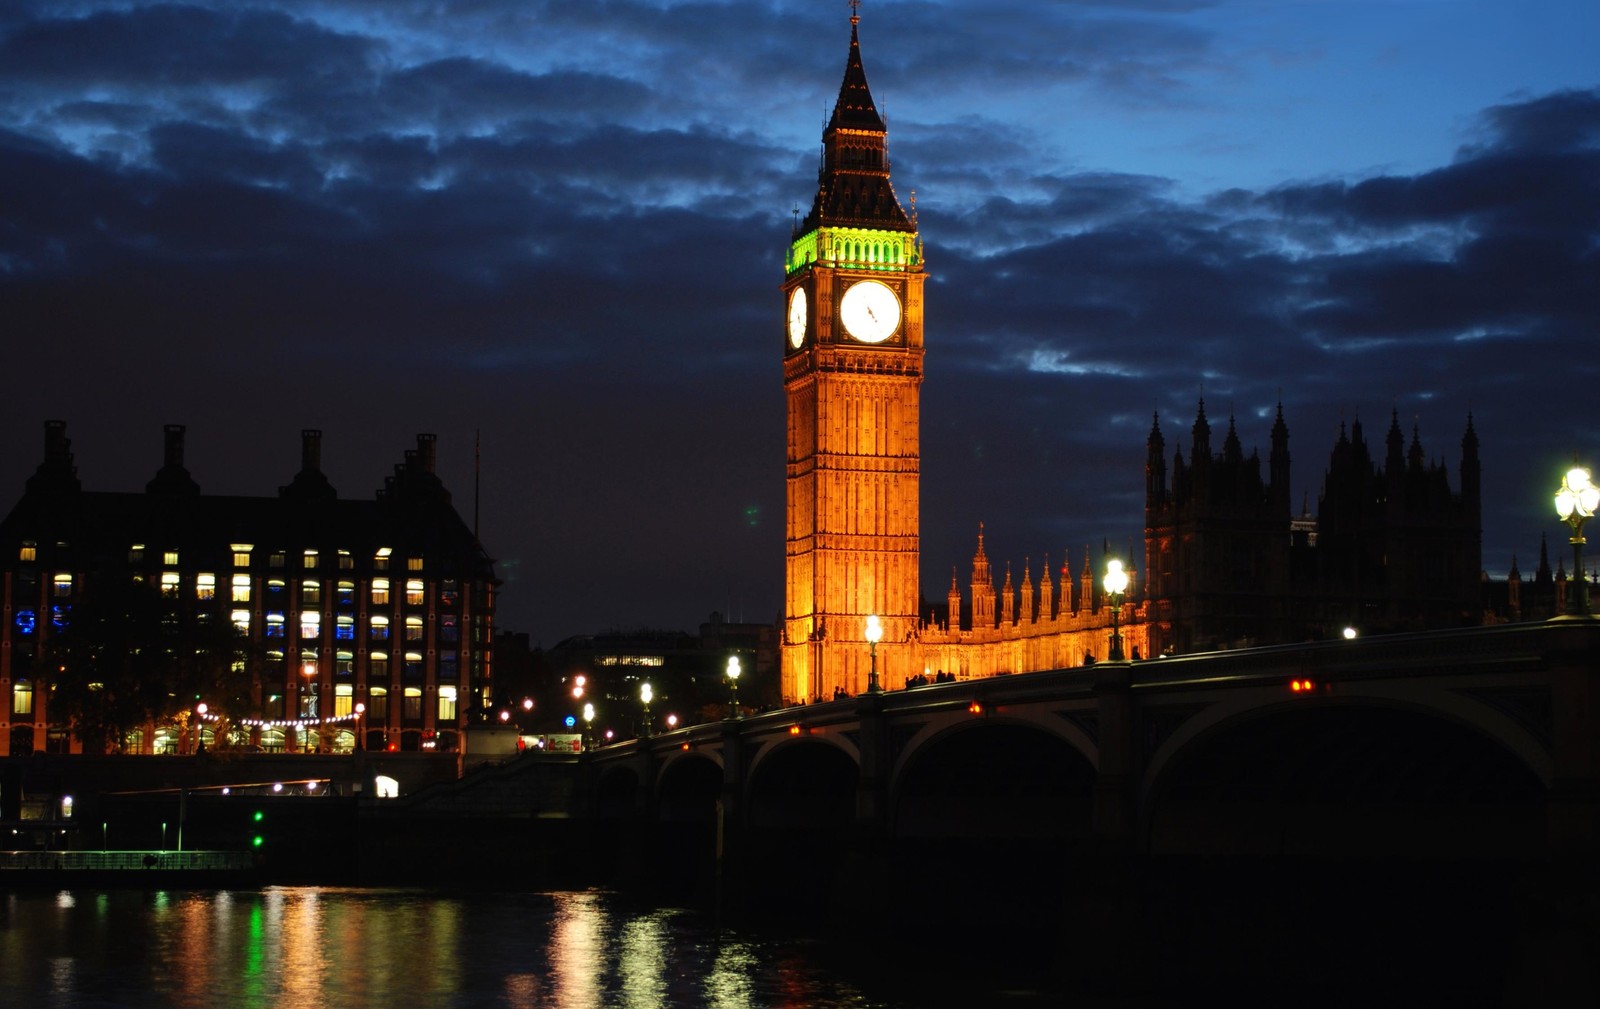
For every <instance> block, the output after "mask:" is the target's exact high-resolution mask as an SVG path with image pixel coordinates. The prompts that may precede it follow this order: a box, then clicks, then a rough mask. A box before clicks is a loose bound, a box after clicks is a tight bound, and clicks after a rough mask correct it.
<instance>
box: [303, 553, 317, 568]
mask: <svg viewBox="0 0 1600 1009" xmlns="http://www.w3.org/2000/svg"><path fill="white" fill-rule="evenodd" d="M301 556H302V563H303V565H304V567H305V569H306V570H307V571H310V570H311V569H312V568H314V567H316V566H317V552H316V551H315V550H307V551H306V552H305V553H304V554H303V555H301Z"/></svg>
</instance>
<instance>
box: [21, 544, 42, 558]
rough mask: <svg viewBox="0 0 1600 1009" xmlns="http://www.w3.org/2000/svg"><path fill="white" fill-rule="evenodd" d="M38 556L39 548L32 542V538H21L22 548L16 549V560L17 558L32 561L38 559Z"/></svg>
mask: <svg viewBox="0 0 1600 1009" xmlns="http://www.w3.org/2000/svg"><path fill="white" fill-rule="evenodd" d="M38 557H39V548H38V546H37V544H35V543H34V542H33V540H23V542H22V549H21V550H19V551H17V560H19V561H33V560H38Z"/></svg>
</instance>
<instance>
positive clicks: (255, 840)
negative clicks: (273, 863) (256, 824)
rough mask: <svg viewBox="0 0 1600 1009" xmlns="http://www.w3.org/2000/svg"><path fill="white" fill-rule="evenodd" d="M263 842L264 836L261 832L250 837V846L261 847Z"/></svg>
mask: <svg viewBox="0 0 1600 1009" xmlns="http://www.w3.org/2000/svg"><path fill="white" fill-rule="evenodd" d="M263 842H264V839H263V838H262V836H261V835H260V834H257V835H256V836H255V837H252V838H251V839H250V847H252V848H259V847H261V845H262V843H263Z"/></svg>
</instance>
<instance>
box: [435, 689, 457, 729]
mask: <svg viewBox="0 0 1600 1009" xmlns="http://www.w3.org/2000/svg"><path fill="white" fill-rule="evenodd" d="M455 720H456V688H455V687H440V688H439V721H441V722H453V721H455Z"/></svg>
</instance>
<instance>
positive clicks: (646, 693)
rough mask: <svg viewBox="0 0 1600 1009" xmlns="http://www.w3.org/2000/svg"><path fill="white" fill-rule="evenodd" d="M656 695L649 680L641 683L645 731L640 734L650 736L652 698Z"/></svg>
mask: <svg viewBox="0 0 1600 1009" xmlns="http://www.w3.org/2000/svg"><path fill="white" fill-rule="evenodd" d="M654 696H655V691H653V690H651V689H650V683H649V681H648V680H647V681H645V682H644V683H641V684H639V703H640V704H643V705H644V731H643V732H642V733H640V736H641V737H642V738H644V739H649V738H650V699H651V698H653V697H654Z"/></svg>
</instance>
